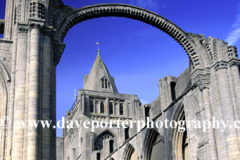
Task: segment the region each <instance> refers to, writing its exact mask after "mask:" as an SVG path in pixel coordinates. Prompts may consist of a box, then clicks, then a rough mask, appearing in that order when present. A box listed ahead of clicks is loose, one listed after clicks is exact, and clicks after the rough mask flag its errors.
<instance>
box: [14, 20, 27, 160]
mask: <svg viewBox="0 0 240 160" xmlns="http://www.w3.org/2000/svg"><path fill="white" fill-rule="evenodd" d="M27 32H28V28H27V26H26V25H21V24H19V25H18V41H17V46H18V47H17V58H16V79H15V104H14V122H16V121H24V120H25V118H24V117H25V85H26V83H25V82H26V63H25V62H26V58H27ZM14 125H15V124H14ZM13 144H14V145H13V146H12V160H15V159H23V144H24V128H23V127H13Z"/></svg>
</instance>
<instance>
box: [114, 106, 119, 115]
mask: <svg viewBox="0 0 240 160" xmlns="http://www.w3.org/2000/svg"><path fill="white" fill-rule="evenodd" d="M117 112H118V104H117V103H115V105H114V114H115V115H116V114H118V113H117Z"/></svg>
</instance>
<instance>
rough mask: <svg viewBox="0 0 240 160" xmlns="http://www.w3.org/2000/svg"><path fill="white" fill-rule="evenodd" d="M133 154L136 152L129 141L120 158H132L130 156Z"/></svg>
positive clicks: (128, 159)
mask: <svg viewBox="0 0 240 160" xmlns="http://www.w3.org/2000/svg"><path fill="white" fill-rule="evenodd" d="M134 154H137V152H136V151H135V149H134V147H133V146H132V145H131V144H130V143H128V144H127V145H126V148H125V150H124V152H123V159H122V160H133V159H132V156H134ZM136 156H137V155H136Z"/></svg>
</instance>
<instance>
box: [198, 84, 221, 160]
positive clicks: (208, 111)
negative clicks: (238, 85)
mask: <svg viewBox="0 0 240 160" xmlns="http://www.w3.org/2000/svg"><path fill="white" fill-rule="evenodd" d="M202 93H203V103H204V108H205V116H206V120H208V121H210V122H211V121H212V117H213V116H212V108H211V103H210V95H209V89H208V88H205V89H203V91H202ZM207 134H208V144H209V153H210V159H211V160H217V159H218V158H217V148H216V142H215V135H214V129H213V128H210V129H208V132H207Z"/></svg>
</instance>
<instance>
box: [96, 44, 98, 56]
mask: <svg viewBox="0 0 240 160" xmlns="http://www.w3.org/2000/svg"><path fill="white" fill-rule="evenodd" d="M96 45H97V46H98V49H97V53H98V54H99V43H98V42H96Z"/></svg>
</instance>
